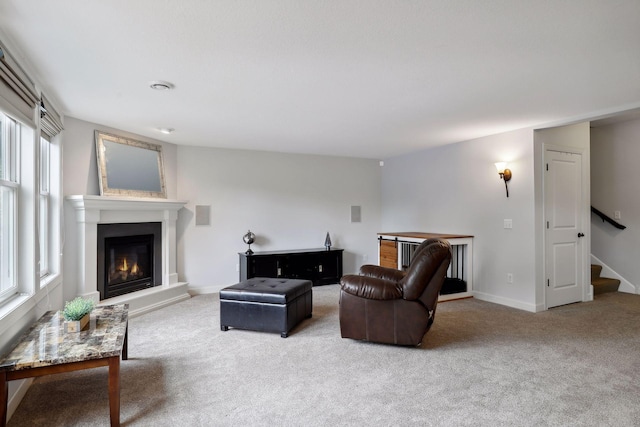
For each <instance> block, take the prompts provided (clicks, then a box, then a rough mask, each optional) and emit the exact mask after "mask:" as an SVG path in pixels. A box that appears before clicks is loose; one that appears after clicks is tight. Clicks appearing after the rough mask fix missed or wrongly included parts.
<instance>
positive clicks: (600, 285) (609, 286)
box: [591, 277, 620, 295]
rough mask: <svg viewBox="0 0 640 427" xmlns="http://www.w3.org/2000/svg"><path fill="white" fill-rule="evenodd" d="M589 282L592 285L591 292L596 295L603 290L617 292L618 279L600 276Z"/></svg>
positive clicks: (603, 291)
mask: <svg viewBox="0 0 640 427" xmlns="http://www.w3.org/2000/svg"><path fill="white" fill-rule="evenodd" d="M591 284H592V285H593V294H594V295H598V294H603V293H605V292H617V291H618V287H619V286H620V280H618V279H609V278H607V277H600V278H598V279H596V280H591Z"/></svg>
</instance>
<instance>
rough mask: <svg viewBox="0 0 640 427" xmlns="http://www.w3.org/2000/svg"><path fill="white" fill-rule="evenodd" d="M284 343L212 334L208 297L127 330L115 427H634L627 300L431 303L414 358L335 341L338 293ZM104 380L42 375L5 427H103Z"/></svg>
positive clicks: (633, 324)
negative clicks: (527, 306)
mask: <svg viewBox="0 0 640 427" xmlns="http://www.w3.org/2000/svg"><path fill="white" fill-rule="evenodd" d="M313 298H314V307H313V318H312V319H309V320H305V321H304V322H303V323H302V324H301V325H300V326H299V327H298V328H296V329H295V330H294V331H293V332H292V334H291V335H290V336H289V338H286V339H283V338H280V336H279V334H269V333H259V332H251V331H241V330H235V329H231V330H229V331H228V332H221V331H220V327H219V317H218V313H219V307H218V304H219V301H218V295H217V294H215V295H205V296H197V297H194V298H192V299H190V300H188V301H185V302H182V303H179V304H175V305H173V306H170V307H167V308H163V309H161V310H158V311H155V312H152V313H148V314H146V315H143V316H140V317H137V318H134V319H131V320H130V323H129V360H128V361H123V362H122V365H121V366H122V371H121V381H122V390H121V402H122V407H121V421H122V425H123V426H218V425H238V426H248V425H257V426H324V425H358V426H360V425H375V426H387V425H397V426H400V425H402V426H404V425H420V426H605V425H606V426H638V425H640V328H638V319H640V296H638V295H629V294H622V293H611V294H603V295H599V296H598V297H597V299H596V300H595V301H593V302H589V303H580V304H573V305H569V306H564V307H558V308H555V309H552V310H549V311H546V312H543V313H538V314H533V313H527V312H523V311H519V310H515V309H511V308H507V307H504V306H500V305H495V304H491V303H487V302H483V301H479V300H474V299H467V300H458V301H451V302H446V303H441V304H440V305H438V312H437V315H436V321H435V324H434V326H433V328H432V329H431V331H430V332H429V333H428V334H427V335H426V336H425V339H424V342H423V345H422V346H421V347H420V348H403V347H394V346H388V345H379V344H370V343H364V342H357V341H353V340H346V339H342V338H340V330H339V325H338V299H339V287H338V286H337V285H331V286H323V287H316V288H314V289H313ZM107 425H109V405H108V397H107V370H106V368H98V369H93V370H87V371H80V372H73V373H67V374H59V375H52V376H49V377H43V378H40V379H38V380H37V381H36V382H34V384H33V386H32V387H31V388H30V389H29V392H28V393H27V396H26V397H25V399H24V400H23V402H22V403H21V404H20V406H19V407H18V410H17V411H16V413H15V414H14V416H13V417H12V419H11V420H10V422H9V426H11V427H19V426H107Z"/></svg>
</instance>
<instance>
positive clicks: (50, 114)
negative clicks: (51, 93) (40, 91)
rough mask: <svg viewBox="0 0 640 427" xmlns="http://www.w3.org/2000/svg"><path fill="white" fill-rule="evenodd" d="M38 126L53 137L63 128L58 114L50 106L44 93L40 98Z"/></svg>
mask: <svg viewBox="0 0 640 427" xmlns="http://www.w3.org/2000/svg"><path fill="white" fill-rule="evenodd" d="M40 128H41V130H42V132H44V133H45V134H46V135H48V136H49V137H50V138H53V137H54V136H56V135H57V134H59V133H60V132H62V130H63V129H64V128H63V127H62V119H61V118H60V114H58V112H57V111H56V110H55V109H54V108H53V107H52V106H51V103H50V102H49V101H48V100H47V98H45V96H44V95H42V99H41V100H40Z"/></svg>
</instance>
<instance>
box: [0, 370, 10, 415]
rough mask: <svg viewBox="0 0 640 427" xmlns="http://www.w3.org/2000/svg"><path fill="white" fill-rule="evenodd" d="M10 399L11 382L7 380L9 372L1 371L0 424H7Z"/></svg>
mask: <svg viewBox="0 0 640 427" xmlns="http://www.w3.org/2000/svg"><path fill="white" fill-rule="evenodd" d="M8 400H9V383H8V382H7V372H6V371H2V372H0V405H2V406H1V407H0V426H2V427H4V426H6V425H7V401H8Z"/></svg>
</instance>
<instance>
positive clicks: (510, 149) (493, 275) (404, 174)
mask: <svg viewBox="0 0 640 427" xmlns="http://www.w3.org/2000/svg"><path fill="white" fill-rule="evenodd" d="M498 161H508V162H509V168H510V169H511V170H512V172H513V178H512V179H511V181H510V182H509V198H507V197H506V194H505V188H504V182H503V181H501V180H500V179H499V177H498V174H497V171H496V168H495V166H494V163H495V162H498ZM533 167H534V159H533V132H532V130H530V129H524V130H518V131H514V132H508V133H503V134H500V135H494V136H490V137H485V138H480V139H476V140H472V141H466V142H460V143H457V144H453V145H449V146H444V147H439V148H434V149H430V150H425V151H422V152H418V153H413V154H411V155H406V156H401V157H395V158H391V159H386V160H385V164H384V168H383V175H382V230H381V231H384V232H396V231H423V232H435V233H454V234H471V235H474V236H475V237H474V271H473V283H474V294H475V296H476V297H477V298H480V299H484V300H488V301H493V302H497V303H500V304H505V305H508V306H512V307H516V308H520V309H524V310H529V311H536V298H535V288H536V282H535V263H534V259H535V244H534V242H535V232H534V170H533ZM504 219H512V220H513V229H511V230H507V229H504ZM507 273H512V274H513V278H514V283H513V284H507V280H506V279H507Z"/></svg>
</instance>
